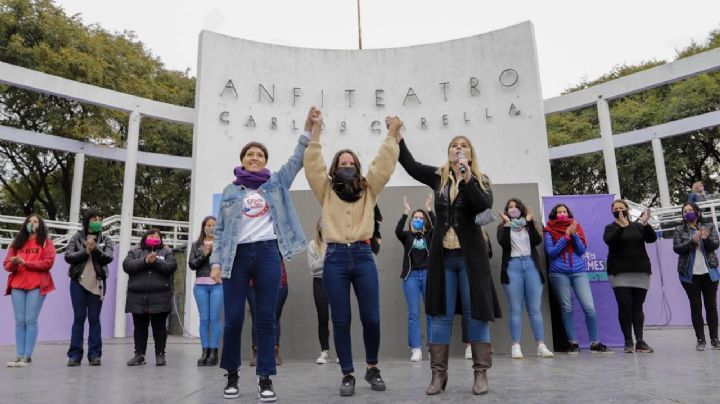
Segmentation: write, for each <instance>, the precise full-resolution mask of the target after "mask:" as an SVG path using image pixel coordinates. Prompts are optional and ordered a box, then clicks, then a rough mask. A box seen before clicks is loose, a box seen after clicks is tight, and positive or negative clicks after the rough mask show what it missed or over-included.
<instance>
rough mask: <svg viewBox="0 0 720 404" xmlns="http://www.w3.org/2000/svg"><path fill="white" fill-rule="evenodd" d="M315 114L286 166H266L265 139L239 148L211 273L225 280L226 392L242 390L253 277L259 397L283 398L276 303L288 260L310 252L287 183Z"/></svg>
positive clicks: (224, 198) (222, 204) (222, 208)
mask: <svg viewBox="0 0 720 404" xmlns="http://www.w3.org/2000/svg"><path fill="white" fill-rule="evenodd" d="M314 114H315V115H319V110H317V109H315V108H314V107H313V108H311V109H310V112H309V113H308V117H307V120H306V121H305V132H304V133H303V135H301V136H300V138H299V139H298V143H297V146H296V147H295V151H294V153H293V155H292V156H290V159H289V160H288V161H287V163H285V164H284V165H283V166H282V167H281V168H280V170H278V171H276V172H274V173H271V172H270V170H268V169H267V168H266V167H265V166H266V164H267V160H268V157H269V156H268V151H267V148H265V146H264V145H263V144H262V143H258V142H250V143H248V144H246V145H245V146H244V147H243V148H242V151H241V152H240V164H241V165H240V167H236V168H235V177H236V179H235V181H234V182H233V183H232V184H230V185H228V186H227V187H225V189H224V190H223V194H222V199H221V200H220V211H219V214H218V218H217V223H216V225H215V241H214V243H213V252H212V255H211V257H210V265H211V267H212V270H211V273H210V277H211V278H213V279H214V280H215V281H216V282H222V284H223V297H224V305H225V331H224V335H223V341H224V344H223V353H222V359H221V361H220V367H221V368H223V369H225V370H227V372H228V373H227V378H228V379H227V385H226V386H225V389H224V392H223V395H224V397H225V398H237V397H239V395H240V392H239V390H238V368H239V367H240V335H241V332H242V325H243V320H244V319H245V312H244V308H245V299H246V295H247V292H248V283H249V282H250V280H252V281H253V283H254V287H255V296H256V300H257V307H256V310H257V311H256V313H255V327H256V331H257V339H258V344H257V367H256V370H255V373H256V374H257V375H258V398H259V399H260V400H261V401H263V402H272V401H275V400H276V395H275V392H274V390H273V386H272V381H271V380H270V376H271V375H274V374H276V370H275V366H276V364H275V306H276V304H277V297H278V289H280V267H281V259H283V258H284V259H288V258H290V257H291V256H293V255H295V254H297V253H299V252H301V251H303V250H304V249H305V245H306V243H305V236H304V233H303V230H302V227H301V226H300V220H299V218H298V216H297V213H296V212H295V208H294V207H293V203H292V199H290V193H289V191H288V190H289V188H290V185H291V184H292V182H293V180H294V179H295V176H296V175H297V173H298V172H299V171H300V169H301V168H302V167H303V154H304V153H305V148H306V147H307V145H308V141H309V131H310V129H311V128H312V121H311V118H313V116H315V115H314Z"/></svg>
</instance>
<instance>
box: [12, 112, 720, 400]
mask: <svg viewBox="0 0 720 404" xmlns="http://www.w3.org/2000/svg"><path fill="white" fill-rule="evenodd" d="M322 122H323V116H322V113H321V111H320V110H319V109H318V108H316V107H313V108H311V109H310V111H309V113H308V117H307V119H306V122H305V126H304V132H303V134H302V135H301V136H300V137H299V138H298V140H297V145H296V147H295V149H294V152H293V154H292V155H291V156H290V158H289V159H288V160H287V162H286V163H285V164H284V165H283V166H282V167H281V168H280V169H279V170H277V171H275V172H271V171H270V170H269V169H267V168H266V165H267V161H268V158H269V152H268V150H267V148H266V147H265V146H264V145H263V144H261V143H258V142H250V143H248V144H247V145H245V146H244V147H243V148H242V150H241V152H240V165H239V166H238V167H236V168H235V170H234V175H235V179H234V180H233V181H232V183H230V184H229V185H227V186H226V187H225V189H224V190H223V192H222V197H221V200H220V204H219V211H218V215H217V217H213V216H208V217H205V218H204V219H203V220H202V225H201V229H200V234H199V235H198V238H197V239H196V240H195V241H192V242H191V245H190V251H189V254H188V265H189V267H190V269H191V270H193V271H195V275H196V276H195V283H194V286H193V295H194V297H195V301H196V303H197V307H198V311H199V314H200V330H199V334H200V345H201V349H202V351H201V352H202V353H201V356H200V358H199V359H198V361H197V366H217V365H218V364H219V366H220V367H221V368H222V369H225V370H226V371H227V374H226V377H227V380H226V383H225V387H224V389H223V396H224V397H225V398H237V397H238V396H239V395H240V388H239V386H238V383H239V376H238V369H239V367H240V352H241V332H242V328H243V323H244V320H245V302H246V300H247V301H248V302H250V305H251V314H252V317H253V321H252V323H253V324H252V328H253V331H252V341H253V342H252V352H253V360H252V361H251V362H252V363H251V364H252V365H254V366H255V367H256V369H255V371H256V374H257V376H258V379H257V392H258V398H259V399H260V400H261V401H262V402H272V401H275V400H276V398H277V395H276V393H275V390H274V388H273V383H272V380H271V377H272V376H273V375H275V374H276V373H277V366H278V365H279V364H280V355H279V347H280V321H279V320H280V316H281V312H282V307H283V305H284V303H285V300H286V299H287V296H288V286H287V275H286V274H285V265H284V262H285V260H287V259H290V258H291V257H293V256H296V255H298V254H300V253H301V252H303V251H304V250H305V249H306V248H307V260H308V266H309V269H310V273H311V275H312V290H313V297H314V301H315V307H316V309H317V319H318V322H317V333H318V341H319V345H320V355H319V357H318V358H317V359H316V362H317V363H318V364H325V363H328V362H329V358H330V327H329V322H330V321H332V337H333V341H334V344H333V346H334V347H335V351H336V354H337V359H338V362H339V369H340V372H341V377H340V384H339V394H340V395H341V396H352V395H353V394H354V392H355V377H354V373H355V368H354V364H353V358H352V341H351V338H350V324H351V321H352V311H351V293H350V288H351V287H352V288H353V290H354V291H355V296H356V299H357V307H358V309H359V316H360V321H361V323H362V330H363V344H364V348H365V366H364V376H363V378H364V379H365V381H366V382H367V383H368V384H369V385H370V388H371V389H372V390H375V391H384V390H386V388H387V386H386V383H385V380H384V379H383V377H382V375H381V371H380V368H379V355H378V353H379V347H380V329H381V326H380V303H379V301H380V296H379V279H378V270H377V267H376V263H375V258H374V257H373V252H375V253H377V249H375V250H373V245H375V246H376V247H377V246H379V243H373V241H372V240H377V238H378V234H377V233H378V228H377V225H378V220H379V214H378V213H379V212H378V208H377V204H376V202H377V199H378V196H379V195H380V194H381V192H382V191H383V189H384V187H385V185H386V184H387V183H388V181H389V180H390V177H391V176H392V174H393V172H394V171H395V169H396V165H397V163H399V164H400V165H401V166H402V168H403V169H404V170H405V171H406V172H407V173H408V174H409V175H410V176H411V177H412V178H414V179H415V180H417V181H418V182H420V183H422V184H425V185H427V186H428V187H429V188H430V193H429V196H428V197H427V200H426V202H425V206H424V208H418V209H414V210H413V209H412V208H411V206H410V205H409V203H408V202H407V198H404V200H403V206H402V207H403V209H402V214H401V216H400V218H399V220H398V223H397V226H396V230H395V235H396V237H397V239H398V241H399V242H400V244H401V246H402V251H403V261H402V265H401V266H400V268H399V269H400V277H401V279H402V291H403V293H404V296H405V299H406V302H407V314H408V317H407V341H408V348H409V349H410V360H411V361H414V362H417V361H420V360H422V356H423V352H425V351H427V352H428V354H429V359H430V370H431V375H432V377H431V382H430V385H429V386H427V389H426V393H427V394H428V395H435V394H440V393H442V392H443V391H444V390H445V388H446V386H447V383H448V358H449V352H450V342H451V337H452V328H453V320H454V317H455V314H456V310H457V311H458V312H460V313H462V319H463V326H462V329H463V333H464V334H466V335H465V336H464V338H463V342H466V343H467V344H468V350H469V355H467V357H468V358H469V359H471V360H472V368H473V377H474V379H473V385H472V391H473V393H474V394H478V395H479V394H485V393H487V392H488V390H489V385H488V371H489V369H490V368H491V367H492V362H493V354H492V353H493V347H492V345H491V336H490V326H489V322H490V321H494V320H495V319H497V318H500V317H501V312H500V304H499V301H498V297H497V293H496V288H495V284H494V282H493V280H492V273H491V266H490V256H491V254H492V250H491V244H490V242H489V237H488V235H487V232H486V231H485V229H484V228H483V226H487V225H489V223H490V222H491V221H492V220H490V221H488V220H486V219H485V218H486V217H488V215H487V214H488V213H493V214H494V212H491V208H492V206H493V192H492V182H491V181H490V179H489V178H488V177H487V176H486V175H485V174H483V173H482V171H481V170H480V166H481V163H482V162H481V161H479V159H478V157H477V154H476V151H475V149H474V147H473V145H472V143H471V141H470V139H468V138H467V137H464V136H456V137H455V138H453V139H452V140H451V141H450V143H449V145H448V147H447V150H446V154H444V155H443V160H444V161H445V162H444V164H442V165H441V166H439V167H436V166H430V165H426V164H423V163H421V162H418V161H416V160H415V158H414V157H413V155H412V153H411V152H410V150H409V148H408V144H407V143H406V142H405V140H404V139H403V136H402V134H401V132H400V128H401V127H402V125H403V123H402V121H401V120H400V119H399V118H398V117H388V118H387V119H386V125H387V128H388V133H387V136H386V137H385V139H384V140H383V141H382V143H381V145H380V148H379V150H378V152H377V154H376V155H375V157H374V159H373V161H372V162H371V163H370V165H369V168H368V170H367V171H364V170H363V169H362V166H361V162H360V160H359V159H358V156H357V154H356V153H355V152H354V151H352V150H350V149H344V150H340V151H338V152H336V153H335V155H334V157H333V158H332V163H331V164H330V167H326V165H325V160H324V158H323V150H322V147H321V142H320V137H321V126H322ZM303 167H304V169H305V170H304V172H305V176H306V177H307V181H308V184H309V186H310V189H311V190H312V192H313V194H314V196H315V197H316V199H317V201H318V203H319V204H320V206H321V207H322V216H321V218H320V219H319V220H318V222H317V226H316V229H315V232H314V233H315V237H314V238H313V239H312V240H311V241H310V242H309V243H306V241H305V237H304V231H303V228H302V227H301V225H300V220H299V218H298V214H297V212H296V210H295V208H294V206H293V201H292V198H291V197H290V193H289V189H290V187H291V185H292V183H293V180H294V179H295V177H296V176H297V174H298V173H299V172H300V170H301V169H303ZM693 190H694V191H698V192H700V193H701V192H702V190H701V189H695V188H694V189H693ZM696 200H701V199H700V198H699V197H697V196H696ZM610 211H611V212H612V214H613V216H614V218H615V220H614V221H613V222H612V223H609V224H608V225H607V226H606V228H605V232H604V235H603V240H604V242H605V243H606V244H607V245H608V248H609V252H608V257H607V273H608V275H609V281H610V284H611V286H612V289H613V292H614V294H615V298H616V301H617V307H618V321H619V324H620V328H621V330H622V333H623V336H624V338H625V344H624V351H625V352H627V353H633V352H638V353H651V352H653V349H652V348H651V347H650V346H649V345H648V343H647V342H646V341H645V340H644V338H643V322H644V314H643V303H644V301H645V298H646V295H647V291H648V288H649V286H650V276H651V265H650V260H649V258H648V256H647V253H646V249H645V244H646V243H652V242H654V241H655V240H656V238H657V236H656V233H655V230H654V229H653V228H652V227H651V226H650V224H649V217H650V212H649V211H648V210H646V211H644V212H643V214H642V215H641V217H640V218H639V220H637V221H630V218H629V208H628V204H627V203H626V202H625V201H623V200H616V201H614V202H613V203H612V205H611V206H610ZM682 214H683V222H682V224H681V225H680V226H678V227H677V228H675V230H674V237H673V248H674V251H675V252H676V253H677V254H678V273H679V280H680V282H681V284H682V286H683V288H684V289H685V291H686V292H687V295H688V299H689V302H690V308H691V314H692V324H693V327H694V330H695V334H696V339H697V344H696V348H697V349H698V350H704V349H706V345H707V344H706V339H705V334H704V321H703V306H704V307H705V318H706V319H707V324H708V329H709V333H710V344H711V346H712V348H715V349H720V342H719V341H718V315H717V302H716V296H717V287H718V280H719V279H720V274H719V273H718V259H717V255H716V250H717V249H718V246H720V241H719V240H718V231H717V229H716V228H715V226H714V225H713V224H712V222H710V221H705V220H703V217H702V212H701V210H700V209H699V208H698V206H697V205H696V204H695V203H694V202H688V203H686V204H684V205H683V206H682ZM491 216H492V215H491ZM497 217H498V220H497V222H498V225H497V232H496V237H497V242H498V244H499V245H500V247H501V249H502V258H501V261H500V262H501V265H500V285H501V286H502V289H503V290H504V293H505V297H506V299H507V304H508V307H509V321H508V323H509V328H510V336H511V357H512V358H513V359H522V358H523V357H524V354H523V351H522V348H521V346H520V340H521V324H522V316H523V313H522V312H523V308H526V310H527V314H528V317H529V320H530V325H531V328H532V332H533V337H534V340H535V342H536V346H535V347H534V349H536V353H537V355H538V356H539V357H542V358H552V357H554V353H553V352H552V351H551V350H550V349H549V348H548V346H547V345H546V344H545V335H544V329H545V327H544V321H545V319H544V318H543V314H542V310H541V302H542V294H543V289H544V287H545V285H546V284H547V283H549V284H550V285H551V289H552V292H553V296H554V299H555V300H556V302H557V304H558V306H559V307H560V311H561V317H562V324H563V328H564V332H565V335H566V336H567V344H568V349H567V353H569V354H577V353H578V352H579V351H580V344H579V341H578V338H577V336H576V332H575V326H574V323H573V301H572V296H573V295H575V296H576V297H577V300H578V301H579V302H580V306H581V308H582V311H583V313H584V318H585V325H586V327H587V332H588V335H589V340H590V347H589V349H590V351H591V352H596V353H612V350H611V349H610V348H608V347H607V346H606V345H605V344H603V343H602V342H601V341H600V339H599V337H598V324H597V319H596V314H595V307H594V302H593V295H592V293H591V289H590V280H589V278H588V275H587V273H586V264H585V261H584V258H583V255H584V254H585V251H586V248H587V241H588V240H587V237H586V234H585V232H584V230H583V227H582V225H581V223H579V222H578V221H577V220H576V218H575V217H574V216H573V213H572V212H571V210H570V208H569V207H568V206H567V205H565V204H558V205H556V206H554V207H553V208H552V209H551V210H550V211H549V212H548V216H547V220H546V224H545V225H544V227H541V226H540V224H539V223H538V221H537V220H536V219H537V217H536V216H535V215H534V212H533V210H532V209H531V208H530V207H529V206H528V205H527V204H525V203H524V202H523V201H521V200H520V199H518V198H511V199H509V200H508V201H506V202H505V204H504V208H503V209H502V210H500V211H499V212H497ZM102 220H103V215H102V214H101V212H99V211H97V210H95V209H90V210H88V212H87V213H86V214H85V216H84V218H83V221H82V229H81V230H80V231H78V232H77V233H76V234H75V235H74V236H73V237H72V239H71V240H70V241H69V242H68V246H67V250H66V252H65V255H64V258H65V260H66V261H67V263H68V264H69V270H68V276H69V277H70V278H71V282H70V296H71V301H72V308H73V312H74V320H73V324H72V333H71V337H70V347H69V349H68V352H67V357H68V363H67V364H68V366H80V365H81V362H82V360H83V357H84V356H85V352H84V350H83V342H84V328H85V322H86V321H87V323H88V324H89V335H88V351H87V359H88V362H89V364H90V365H91V366H100V365H101V357H102V338H101V329H100V312H101V309H102V303H103V298H104V296H105V291H106V280H107V278H108V275H109V274H108V264H110V263H111V261H112V260H113V247H114V246H113V242H112V240H111V239H110V238H109V237H108V236H107V235H105V234H103V232H102ZM493 220H494V219H493ZM541 246H542V248H544V253H545V256H546V258H547V272H544V271H543V269H542V268H543V265H542V264H541V262H540V254H539V253H538V249H539V248H541ZM54 261H55V248H54V246H53V243H52V241H51V240H50V239H49V236H48V230H47V227H46V226H45V224H44V222H43V220H42V218H41V217H40V216H38V215H36V214H33V215H30V216H29V217H27V218H26V220H25V222H24V223H23V224H22V226H21V228H20V230H19V231H18V233H17V236H16V237H15V239H14V240H13V242H12V244H11V245H10V247H9V249H8V252H7V255H6V257H5V261H4V268H5V270H6V271H7V272H9V278H8V282H7V290H6V294H7V295H11V297H12V304H13V308H14V314H15V330H16V333H15V335H16V350H17V357H16V358H15V359H13V360H12V361H10V362H8V363H7V366H9V367H25V366H28V365H29V364H30V363H31V361H32V360H31V358H32V354H33V349H34V346H35V343H36V340H37V333H38V321H37V320H38V316H39V313H40V310H41V309H42V305H43V301H44V299H45V297H46V296H47V294H48V293H50V292H52V291H53V290H54V288H55V287H54V284H53V280H52V276H51V274H50V269H51V268H52V267H53V263H54ZM177 265H178V263H177V262H176V260H175V256H174V254H173V251H172V250H171V249H170V248H168V247H167V246H166V245H165V244H164V243H163V235H162V233H161V231H160V230H158V229H149V230H147V231H146V232H145V234H144V235H143V236H142V238H141V240H140V242H139V243H138V245H137V246H135V247H134V248H133V249H131V250H130V252H129V253H128V254H127V256H126V257H124V258H123V262H122V268H123V270H124V272H125V273H127V275H128V278H129V280H128V285H127V299H126V304H125V311H126V312H127V313H130V314H131V315H132V319H133V324H134V332H133V336H134V354H133V356H132V358H131V359H130V360H129V361H128V362H127V365H128V366H139V365H144V364H146V359H145V357H146V353H147V352H146V351H147V343H148V331H149V327H152V333H153V340H154V344H155V364H156V365H158V366H163V365H165V364H166V363H167V362H166V358H165V347H166V340H167V319H168V316H169V314H170V312H171V310H172V295H173V286H172V277H173V273H174V272H175V271H176V268H177ZM421 301H422V302H423V304H422V305H421ZM421 306H424V315H423V310H422V309H421ZM223 315H224V319H225V320H224V326H223V323H222V322H221V318H222V317H223ZM423 317H425V319H426V331H425V334H426V343H425V344H423V342H422V332H421V324H422V319H423ZM221 338H222V341H223V346H222V355H220V354H219V352H218V349H219V346H220V341H221Z"/></svg>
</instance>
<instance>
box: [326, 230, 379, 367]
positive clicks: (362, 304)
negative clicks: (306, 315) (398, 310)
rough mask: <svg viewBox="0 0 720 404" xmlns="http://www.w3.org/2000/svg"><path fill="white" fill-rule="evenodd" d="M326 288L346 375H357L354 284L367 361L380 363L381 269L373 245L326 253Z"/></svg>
mask: <svg viewBox="0 0 720 404" xmlns="http://www.w3.org/2000/svg"><path fill="white" fill-rule="evenodd" d="M323 285H324V286H325V292H326V293H327V297H328V302H329V303H330V316H331V318H332V322H333V339H334V341H335V350H336V351H337V355H338V358H339V359H340V369H341V370H342V372H343V373H345V374H347V373H352V372H354V368H353V361H352V342H351V340H350V321H351V319H352V314H351V310H350V285H352V286H353V289H354V290H355V297H357V300H358V309H359V311H360V322H361V323H362V326H363V342H364V343H365V362H367V364H368V365H376V364H377V363H378V351H379V349H380V294H379V288H380V286H379V283H378V273H377V267H376V266H375V259H374V258H373V255H372V251H371V250H370V245H369V244H366V243H364V242H355V243H352V244H337V243H330V244H328V245H327V250H326V253H325V267H324V268H323Z"/></svg>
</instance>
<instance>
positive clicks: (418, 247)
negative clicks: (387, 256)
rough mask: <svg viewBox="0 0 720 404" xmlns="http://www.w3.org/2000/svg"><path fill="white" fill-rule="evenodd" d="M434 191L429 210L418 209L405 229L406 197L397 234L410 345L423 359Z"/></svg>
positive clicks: (413, 353) (416, 359)
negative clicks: (422, 315) (422, 327)
mask: <svg viewBox="0 0 720 404" xmlns="http://www.w3.org/2000/svg"><path fill="white" fill-rule="evenodd" d="M432 201H433V197H432V193H430V196H428V198H427V200H426V201H425V209H427V211H425V210H423V209H416V210H415V211H414V212H413V213H412V219H411V220H410V223H408V228H407V230H405V222H406V221H407V218H408V213H410V205H409V204H408V201H407V196H403V207H404V211H403V215H402V216H401V217H400V221H398V224H397V227H396V228H395V235H396V236H397V238H398V240H400V242H401V243H402V244H403V266H402V272H401V273H400V278H402V280H403V285H402V287H403V294H404V295H405V302H406V303H407V307H408V346H409V347H410V354H411V356H410V360H411V361H412V362H420V361H421V360H422V349H421V347H422V337H421V335H420V297H421V296H422V298H423V299H424V298H425V283H426V280H427V267H428V259H429V256H430V250H429V247H430V243H431V241H432V227H433V223H434V222H435V214H434V213H433V212H432ZM426 325H427V328H428V331H427V334H426V335H428V336H429V335H430V331H429V328H430V319H429V318H428V319H427V323H426Z"/></svg>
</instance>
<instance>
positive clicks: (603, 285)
mask: <svg viewBox="0 0 720 404" xmlns="http://www.w3.org/2000/svg"><path fill="white" fill-rule="evenodd" d="M614 199H615V197H614V196H613V195H556V196H545V197H543V209H544V211H545V217H544V218H543V219H544V220H543V221H544V222H547V215H548V214H549V213H550V211H551V210H552V208H553V206H555V205H557V204H558V203H562V204H565V205H566V206H567V207H568V208H570V211H571V212H572V214H573V216H574V218H575V220H576V221H577V222H578V223H580V225H582V227H583V230H584V231H585V238H586V239H587V251H586V253H585V256H584V258H585V263H586V267H587V273H588V277H589V278H590V288H591V289H592V294H593V300H594V302H595V313H596V316H597V324H598V334H599V337H600V340H601V341H602V342H603V343H605V344H606V345H610V346H623V344H624V338H623V335H622V331H621V330H620V324H619V323H618V312H617V303H616V302H615V294H614V293H613V291H612V288H611V287H610V282H608V277H607V271H606V263H607V254H608V247H607V244H605V242H604V241H603V232H604V231H605V226H607V224H608V223H611V222H612V221H613V220H614V218H613V215H612V213H611V212H610V204H611V203H612V201H613V200H614ZM573 305H574V311H573V318H574V320H575V331H576V333H577V337H578V340H579V341H580V345H581V346H582V347H587V346H588V345H589V344H590V341H589V338H588V333H587V328H586V327H585V314H584V313H583V311H582V308H581V307H580V303H579V302H578V301H577V298H576V297H575V296H574V295H573Z"/></svg>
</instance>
